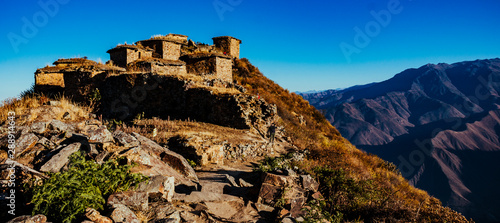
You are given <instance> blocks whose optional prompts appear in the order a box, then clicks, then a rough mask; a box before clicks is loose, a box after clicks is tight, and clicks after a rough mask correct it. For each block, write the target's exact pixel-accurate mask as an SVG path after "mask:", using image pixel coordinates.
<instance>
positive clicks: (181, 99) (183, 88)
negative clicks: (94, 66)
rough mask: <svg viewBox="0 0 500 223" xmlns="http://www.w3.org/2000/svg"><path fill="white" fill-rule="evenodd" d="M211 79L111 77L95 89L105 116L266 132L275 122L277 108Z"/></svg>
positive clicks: (147, 76) (140, 76)
mask: <svg viewBox="0 0 500 223" xmlns="http://www.w3.org/2000/svg"><path fill="white" fill-rule="evenodd" d="M213 84H214V80H206V81H202V80H198V81H194V80H189V79H188V80H186V79H183V78H181V77H178V76H159V75H155V74H151V73H144V74H143V73H139V74H121V75H119V76H111V77H108V78H107V79H105V81H104V82H103V83H102V84H101V85H100V86H98V88H99V90H100V93H101V97H102V103H101V110H102V111H103V112H104V115H105V116H106V117H114V118H119V119H127V118H133V117H135V116H136V115H137V114H143V113H144V114H145V115H146V116H147V117H159V118H163V119H167V118H173V119H191V120H196V121H202V122H208V123H213V124H217V125H221V126H228V127H233V128H238V129H249V128H252V127H254V128H256V129H258V130H259V131H261V132H262V131H263V132H265V130H266V129H267V127H268V126H269V125H270V122H272V121H273V120H275V119H276V118H277V117H276V113H277V110H276V107H275V106H273V105H269V104H268V103H266V102H265V101H264V100H258V99H257V98H256V97H255V96H252V95H248V94H245V93H242V92H241V90H242V88H241V87H239V86H237V85H234V84H233V83H226V84H224V87H212V86H211V85H213Z"/></svg>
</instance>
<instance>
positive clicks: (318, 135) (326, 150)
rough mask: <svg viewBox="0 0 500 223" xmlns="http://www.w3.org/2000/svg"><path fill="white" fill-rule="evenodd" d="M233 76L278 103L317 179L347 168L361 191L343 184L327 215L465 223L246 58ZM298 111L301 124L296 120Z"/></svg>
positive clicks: (324, 187)
mask: <svg viewBox="0 0 500 223" xmlns="http://www.w3.org/2000/svg"><path fill="white" fill-rule="evenodd" d="M233 78H234V80H236V81H238V83H239V84H241V85H243V86H244V87H245V88H247V90H248V92H249V93H250V94H255V95H256V94H257V93H258V94H259V95H260V96H261V97H262V98H263V99H265V100H266V101H267V102H269V103H274V104H276V105H277V106H278V115H279V116H280V117H281V118H282V119H281V123H280V124H281V125H283V126H285V129H286V131H287V132H286V133H287V135H288V136H289V137H290V139H291V141H292V142H293V143H294V144H295V145H296V146H297V147H298V148H299V149H307V150H309V151H310V156H309V157H308V159H307V160H306V161H305V162H303V163H301V164H299V165H300V166H301V167H302V168H303V169H306V170H307V171H309V172H311V173H313V175H316V177H317V179H318V180H319V181H320V182H323V181H325V179H326V178H322V176H321V175H320V173H321V172H320V171H319V169H321V168H327V169H328V170H332V171H339V172H341V173H344V172H345V173H346V174H347V176H346V178H347V179H351V180H352V181H353V182H356V183H355V187H356V188H357V189H356V191H357V192H356V193H360V192H359V190H360V191H362V192H363V193H362V194H360V195H353V194H349V193H351V191H353V188H349V186H348V187H347V188H344V189H343V190H345V191H347V192H346V193H345V194H340V196H339V194H336V195H335V196H336V197H335V199H332V200H330V204H327V205H326V207H325V209H326V210H327V211H330V212H331V213H330V214H332V215H335V214H336V212H340V213H342V215H343V221H346V220H347V221H355V220H359V219H361V220H364V221H368V222H372V221H389V222H392V221H404V222H467V220H466V219H465V217H463V216H462V215H460V214H458V213H457V212H455V211H453V210H451V209H449V208H446V207H443V206H442V205H441V203H440V201H439V200H438V199H436V198H434V197H431V196H429V195H428V194H427V193H426V192H425V191H423V190H420V189H416V188H414V187H413V186H411V185H410V184H409V183H408V181H407V180H405V179H404V178H403V177H402V176H401V174H400V173H399V172H398V171H397V168H396V167H395V165H394V164H392V163H388V162H386V161H384V160H382V159H380V158H379V157H377V156H374V155H371V154H367V153H365V152H363V151H361V150H358V149H357V148H356V147H355V146H353V145H352V144H351V143H349V142H348V141H347V140H346V139H344V138H342V136H341V135H340V134H339V132H338V131H337V130H336V129H335V128H334V127H333V126H332V125H331V124H330V123H329V122H328V121H327V120H326V119H325V118H324V116H323V115H322V114H321V113H320V112H319V111H318V110H316V109H315V108H314V107H312V106H311V105H310V104H309V103H308V102H307V101H306V100H304V99H303V98H302V97H300V96H299V95H297V94H295V93H290V92H289V91H288V90H286V89H283V88H282V87H280V86H279V85H277V84H276V83H274V82H273V81H271V80H269V79H268V78H266V77H265V76H264V75H262V73H261V72H260V71H259V70H258V68H256V67H254V66H253V65H252V64H250V62H249V61H248V60H247V59H245V58H243V59H240V60H235V66H234V67H233ZM300 115H302V116H303V119H304V120H305V121H306V124H305V125H301V124H300V120H299V118H298V116H300ZM326 183H327V182H326V181H325V182H323V185H321V188H322V189H321V191H322V194H323V196H325V198H327V199H328V196H329V194H330V192H331V191H332V190H333V188H331V187H328V186H327V185H326ZM353 187H354V186H353ZM352 193H354V192H352ZM327 203H328V202H327Z"/></svg>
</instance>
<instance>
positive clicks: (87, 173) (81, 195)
mask: <svg viewBox="0 0 500 223" xmlns="http://www.w3.org/2000/svg"><path fill="white" fill-rule="evenodd" d="M120 160H121V159H118V160H108V161H107V162H105V163H103V164H102V165H99V164H97V163H96V162H95V161H93V160H89V161H87V160H85V157H84V156H83V155H82V154H81V153H80V152H78V153H75V154H73V155H71V157H70V167H69V169H68V170H67V171H64V172H59V173H52V174H49V175H50V178H49V179H46V180H44V181H43V182H42V184H40V185H35V186H33V187H31V188H28V190H29V191H30V192H31V193H32V194H33V197H32V199H31V203H32V204H33V205H34V209H33V215H34V214H44V215H46V216H47V217H49V218H50V219H52V220H53V221H58V222H59V221H62V222H70V221H72V220H74V219H75V218H77V217H78V216H80V215H81V214H83V213H84V211H85V209H86V208H87V207H91V208H94V209H97V210H102V209H103V208H104V204H105V203H106V199H107V197H108V196H109V195H111V194H113V193H115V192H120V191H126V190H128V189H129V188H130V187H131V186H132V185H134V184H135V185H137V184H138V183H140V182H143V181H145V180H147V178H146V177H145V176H144V175H142V174H133V173H130V168H131V166H130V165H120V164H119V162H120Z"/></svg>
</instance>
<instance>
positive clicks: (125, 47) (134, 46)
mask: <svg viewBox="0 0 500 223" xmlns="http://www.w3.org/2000/svg"><path fill="white" fill-rule="evenodd" d="M120 49H137V50H145V51H153V50H152V49H150V48H146V47H143V46H138V45H128V44H123V45H118V46H116V47H115V48H113V49H110V50H108V51H106V53H111V52H113V51H117V50H120Z"/></svg>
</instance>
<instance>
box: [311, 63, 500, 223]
mask: <svg viewBox="0 0 500 223" xmlns="http://www.w3.org/2000/svg"><path fill="white" fill-rule="evenodd" d="M499 92H500V59H498V58H497V59H491V60H476V61H468V62H461V63H455V64H451V65H450V64H438V65H432V64H428V65H425V66H422V67H420V68H418V69H408V70H405V71H403V72H401V73H399V74H397V75H396V76H394V77H393V78H391V79H389V80H386V81H383V82H380V83H372V84H368V85H365V86H356V87H352V88H348V89H344V90H338V91H326V92H321V93H315V94H306V95H303V97H304V98H305V99H307V100H309V101H310V102H311V104H312V105H314V106H315V107H317V108H318V109H320V110H322V111H323V112H324V113H325V116H326V117H327V119H328V120H329V121H330V122H331V123H332V124H333V125H334V126H335V127H336V128H337V129H338V130H339V132H340V133H341V134H342V136H344V137H346V138H347V139H349V141H351V142H352V143H353V144H355V145H357V146H358V148H362V149H364V150H366V151H368V152H370V153H374V154H377V155H379V156H380V157H382V158H384V159H386V160H388V161H391V162H394V163H395V164H396V165H398V167H399V169H400V170H401V172H402V173H403V175H404V176H405V177H406V178H407V179H409V180H410V182H411V183H412V184H413V185H415V186H417V187H418V188H422V189H425V190H427V191H428V192H429V193H431V194H432V195H434V196H436V197H438V198H439V199H440V200H441V201H443V203H445V204H446V205H448V206H450V207H453V208H454V209H456V210H459V211H461V212H462V213H464V214H466V216H468V217H473V218H474V219H477V220H478V221H486V222H488V221H499V220H500V216H499V215H498V214H497V213H499V208H500V206H499V205H498V202H497V203H495V202H492V199H497V200H498V198H499V196H498V193H497V192H495V190H494V189H492V188H494V187H498V186H500V181H498V179H497V178H498V177H495V176H498V175H499V173H500V171H499V170H500V169H499V168H498V167H497V166H498V165H497V164H496V161H494V160H495V159H493V158H494V157H498V156H499V154H500V144H499V138H500V131H499V130H500V126H499V119H498V114H499V112H500V110H499V108H500V96H499ZM495 195H496V198H493V196H495Z"/></svg>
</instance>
